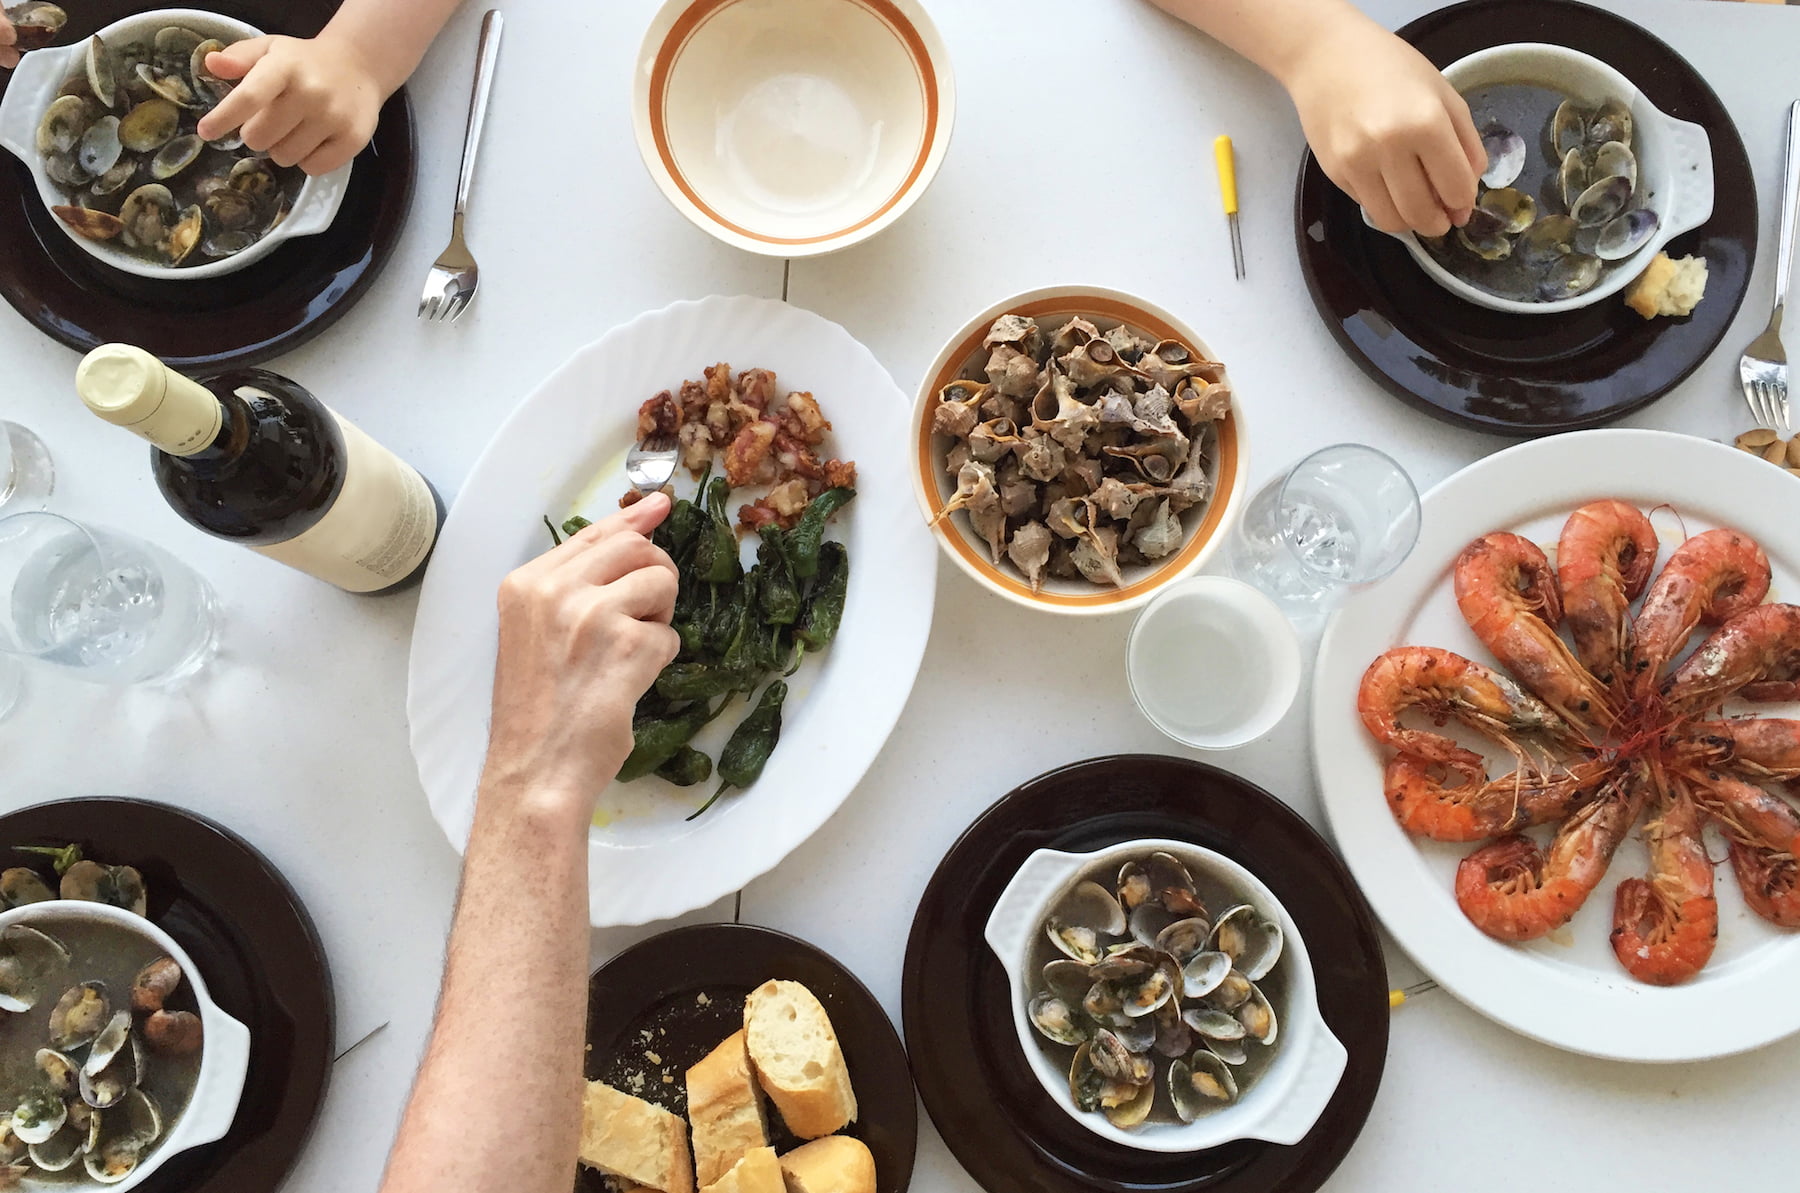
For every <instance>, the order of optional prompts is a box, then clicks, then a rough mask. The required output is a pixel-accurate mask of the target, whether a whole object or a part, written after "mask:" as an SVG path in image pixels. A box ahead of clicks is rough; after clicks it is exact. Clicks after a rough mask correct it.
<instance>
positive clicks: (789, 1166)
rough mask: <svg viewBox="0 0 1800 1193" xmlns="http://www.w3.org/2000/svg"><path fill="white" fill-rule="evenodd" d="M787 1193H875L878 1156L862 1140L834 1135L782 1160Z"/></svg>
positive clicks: (814, 1141) (799, 1148) (798, 1148)
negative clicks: (876, 1160) (871, 1152)
mask: <svg viewBox="0 0 1800 1193" xmlns="http://www.w3.org/2000/svg"><path fill="white" fill-rule="evenodd" d="M781 1175H782V1176H783V1177H784V1178H786V1180H787V1193H875V1157H874V1156H872V1155H870V1154H869V1149H868V1148H867V1147H864V1146H863V1141H862V1140H860V1139H852V1138H850V1137H849V1136H848V1135H831V1136H828V1137H826V1138H824V1139H815V1140H813V1142H811V1143H808V1144H804V1145H802V1146H800V1147H797V1148H795V1149H794V1150H793V1151H791V1152H789V1153H788V1154H787V1155H785V1156H783V1157H781Z"/></svg>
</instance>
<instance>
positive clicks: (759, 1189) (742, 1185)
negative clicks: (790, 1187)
mask: <svg viewBox="0 0 1800 1193" xmlns="http://www.w3.org/2000/svg"><path fill="white" fill-rule="evenodd" d="M785 1190H786V1184H785V1183H784V1182H783V1180H782V1175H781V1164H780V1162H779V1161H778V1160H776V1159H775V1149H774V1148H772V1147H753V1148H751V1149H750V1150H749V1151H747V1152H745V1153H744V1158H743V1159H741V1160H739V1161H738V1162H737V1163H736V1164H734V1165H733V1166H732V1168H731V1170H730V1171H729V1172H727V1173H726V1174H725V1175H724V1176H722V1177H720V1178H719V1179H718V1180H716V1181H714V1182H713V1183H712V1184H710V1185H708V1186H706V1187H705V1188H704V1189H702V1190H701V1191H700V1193H785Z"/></svg>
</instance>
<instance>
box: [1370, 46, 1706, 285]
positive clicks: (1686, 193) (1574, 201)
mask: <svg viewBox="0 0 1800 1193" xmlns="http://www.w3.org/2000/svg"><path fill="white" fill-rule="evenodd" d="M1444 77H1445V79H1447V80H1448V81H1449V82H1450V85H1451V86H1453V87H1455V88H1456V90H1457V92H1458V93H1459V94H1461V95H1462V97H1463V98H1464V99H1465V100H1467V101H1468V104H1469V111H1470V114H1471V115H1472V116H1473V117H1474V120H1475V127H1476V129H1477V131H1479V132H1480V134H1481V139H1482V146H1483V148H1484V149H1485V150H1486V151H1487V156H1488V168H1487V171H1486V172H1485V173H1484V174H1483V175H1482V177H1481V185H1480V189H1479V195H1478V198H1477V201H1476V206H1475V211H1474V213H1473V214H1472V215H1471V216H1470V218H1469V222H1468V223H1467V224H1466V225H1465V226H1464V227H1462V228H1456V229H1452V230H1451V232H1450V233H1449V235H1447V236H1443V237H1437V238H1423V237H1419V236H1415V235H1413V234H1411V233H1408V234H1406V235H1405V236H1403V237H1401V239H1402V240H1403V241H1404V242H1405V243H1406V247H1407V250H1408V251H1409V252H1410V253H1411V254H1412V256H1413V259H1414V260H1415V261H1417V262H1418V263H1419V267H1420V268H1421V269H1423V270H1424V271H1425V272H1426V274H1428V275H1429V276H1430V277H1431V278H1432V280H1434V281H1436V282H1437V283H1438V284H1439V285H1441V286H1443V287H1444V288H1445V289H1446V290H1449V291H1450V292H1451V293H1453V294H1456V295H1458V296H1460V297H1462V298H1466V299H1468V300H1469V301H1470V302H1473V303H1476V304H1478V305H1480V306H1484V307H1488V308H1489V309H1492V310H1497V311H1508V312H1511V313H1514V314H1521V315H1554V314H1558V313H1561V312H1563V311H1571V310H1575V309H1577V308H1580V307H1585V306H1589V305H1591V304H1593V303H1597V302H1600V301H1602V300H1603V299H1606V298H1609V297H1611V296H1612V295H1614V294H1617V293H1618V292H1619V291H1620V290H1621V289H1623V288H1624V287H1625V286H1626V285H1628V284H1629V283H1630V282H1631V281H1632V280H1633V279H1635V278H1636V277H1637V276H1638V275H1639V274H1641V273H1643V271H1644V269H1645V268H1646V267H1647V266H1648V265H1649V264H1650V261H1651V259H1652V258H1654V257H1655V256H1656V254H1657V253H1659V252H1661V251H1662V250H1663V247H1664V246H1665V245H1667V244H1668V243H1669V241H1670V240H1672V239H1674V238H1675V237H1677V236H1679V235H1681V234H1682V233H1683V232H1687V231H1690V230H1691V229H1694V228H1697V227H1699V226H1700V225H1701V224H1703V223H1705V222H1706V221H1707V220H1708V219H1709V218H1711V216H1712V208H1713V170H1712V142H1711V139H1710V138H1709V137H1708V136H1707V133H1706V130H1705V129H1704V128H1702V127H1701V126H1699V125H1697V124H1692V123H1689V122H1688V121H1685V120H1677V119H1675V118H1674V117H1672V116H1669V115H1666V114H1665V113H1663V112H1661V111H1659V110H1658V109H1657V108H1656V107H1655V106H1654V105H1653V104H1651V103H1650V101H1649V100H1648V99H1646V98H1645V97H1644V94H1643V92H1641V91H1639V90H1638V89H1637V87H1635V86H1634V85H1633V84H1632V83H1631V81H1630V80H1629V79H1627V78H1626V77H1625V76H1624V75H1622V74H1620V73H1619V72H1618V71H1616V70H1614V69H1613V68H1612V67H1610V66H1608V65H1606V63H1604V62H1601V61H1600V60H1599V59H1597V58H1593V57H1590V56H1589V55H1587V54H1583V53H1581V52H1579V51H1577V50H1571V49H1568V48H1566V47H1564V46H1556V45H1545V44H1539V43H1517V44H1512V45H1503V46H1495V47H1493V48H1491V49H1487V50H1481V51H1479V52H1477V53H1474V54H1470V55H1469V56H1468V57H1466V58H1462V59H1460V60H1458V61H1456V62H1453V63H1451V64H1450V65H1449V66H1448V67H1446V68H1445V69H1444Z"/></svg>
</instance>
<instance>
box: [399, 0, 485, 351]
mask: <svg viewBox="0 0 1800 1193" xmlns="http://www.w3.org/2000/svg"><path fill="white" fill-rule="evenodd" d="M501 25H502V22H501V20H500V10H499V9H494V8H491V9H489V10H488V12H487V15H486V16H484V17H482V18H481V44H480V46H479V48H478V49H477V50H476V51H475V88H474V90H473V91H472V92H471V93H470V95H469V125H468V128H467V129H466V130H465V131H464V133H463V155H462V170H461V172H460V173H458V174H457V176H456V213H455V215H454V216H452V217H451V222H450V246H449V247H448V248H446V249H445V250H444V251H443V253H442V254H441V255H440V256H439V257H438V259H437V263H436V264H434V265H433V266H432V267H431V272H430V273H428V274H426V275H425V290H424V292H423V293H422V294H420V296H419V318H421V319H441V320H443V321H444V322H446V323H448V322H450V321H451V320H453V319H455V318H456V317H457V316H458V315H461V314H462V313H463V310H464V309H465V308H466V307H467V306H468V305H469V303H470V301H471V300H472V299H473V298H474V297H475V287H476V286H477V285H479V284H480V281H481V275H480V273H479V272H478V271H477V270H476V268H475V257H474V255H473V254H472V253H470V252H469V246H468V245H467V244H465V243H463V216H464V215H465V214H467V212H468V210H469V185H470V184H471V183H472V182H473V181H474V180H475V155H476V153H477V152H478V151H479V150H480V148H481V127H482V125H483V124H485V123H487V106H488V93H489V92H490V91H491V90H492V89H493V86H494V63H495V61H496V60H497V59H498V58H499V57H500V29H501Z"/></svg>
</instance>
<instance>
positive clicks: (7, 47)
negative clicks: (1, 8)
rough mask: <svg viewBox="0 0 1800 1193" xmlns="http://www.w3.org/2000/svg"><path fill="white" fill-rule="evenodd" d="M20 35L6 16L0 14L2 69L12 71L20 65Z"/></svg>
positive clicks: (0, 57)
mask: <svg viewBox="0 0 1800 1193" xmlns="http://www.w3.org/2000/svg"><path fill="white" fill-rule="evenodd" d="M18 44H19V35H18V33H17V32H16V31H15V30H14V29H13V27H12V22H11V21H9V20H7V19H6V14H5V13H4V12H0V67H4V68H6V69H7V70H11V69H12V68H13V67H15V66H17V65H19V50H18Z"/></svg>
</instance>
